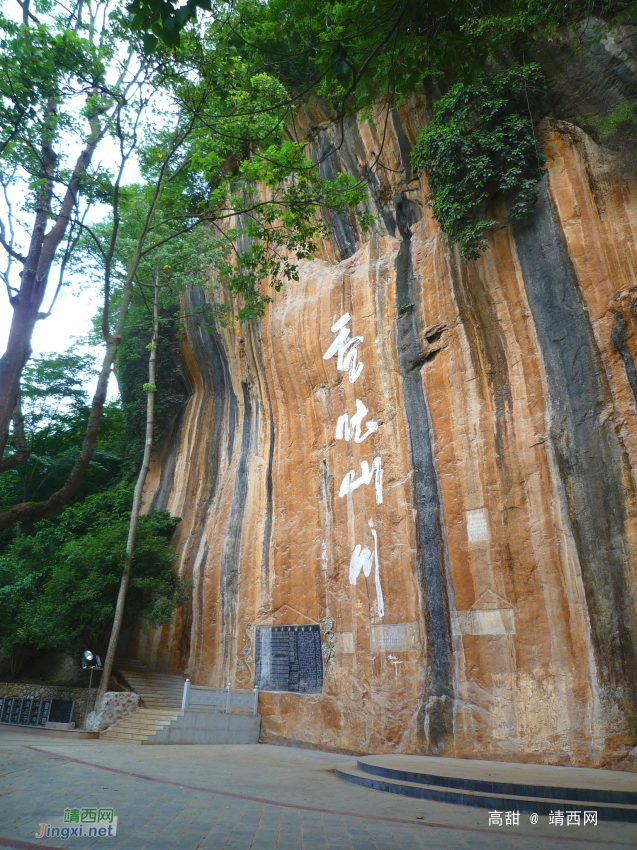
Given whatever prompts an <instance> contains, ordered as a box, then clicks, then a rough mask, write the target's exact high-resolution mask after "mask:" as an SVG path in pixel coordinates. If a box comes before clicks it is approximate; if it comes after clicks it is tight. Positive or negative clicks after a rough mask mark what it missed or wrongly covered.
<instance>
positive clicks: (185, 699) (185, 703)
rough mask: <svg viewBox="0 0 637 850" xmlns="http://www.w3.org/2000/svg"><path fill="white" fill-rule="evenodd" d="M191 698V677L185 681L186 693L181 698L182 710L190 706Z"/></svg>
mask: <svg viewBox="0 0 637 850" xmlns="http://www.w3.org/2000/svg"><path fill="white" fill-rule="evenodd" d="M189 699H190V679H186V681H185V682H184V693H183V696H182V698H181V710H182V711H185V710H186V709H187V708H188V700H189Z"/></svg>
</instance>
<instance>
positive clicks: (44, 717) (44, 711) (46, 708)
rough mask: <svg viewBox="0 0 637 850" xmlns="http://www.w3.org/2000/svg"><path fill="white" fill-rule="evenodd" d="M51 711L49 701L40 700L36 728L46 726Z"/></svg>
mask: <svg viewBox="0 0 637 850" xmlns="http://www.w3.org/2000/svg"><path fill="white" fill-rule="evenodd" d="M50 711H51V700H50V699H43V700H42V708H41V709H40V719H39V720H38V726H46V724H47V721H48V719H49V713H50Z"/></svg>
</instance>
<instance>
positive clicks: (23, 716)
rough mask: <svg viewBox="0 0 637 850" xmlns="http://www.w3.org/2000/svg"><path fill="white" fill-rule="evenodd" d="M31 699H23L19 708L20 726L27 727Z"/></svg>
mask: <svg viewBox="0 0 637 850" xmlns="http://www.w3.org/2000/svg"><path fill="white" fill-rule="evenodd" d="M32 703H33V700H32V699H23V700H22V707H21V708H20V726H28V725H29V714H30V713H31V704H32Z"/></svg>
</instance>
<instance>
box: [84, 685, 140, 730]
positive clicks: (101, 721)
mask: <svg viewBox="0 0 637 850" xmlns="http://www.w3.org/2000/svg"><path fill="white" fill-rule="evenodd" d="M138 709H139V694H136V693H130V692H128V691H107V692H106V693H105V694H104V699H103V700H102V707H101V709H100V713H99V714H95V712H94V711H91V712H90V713H89V715H88V717H87V719H86V728H87V729H88V730H89V731H91V732H101V731H102V730H104V729H108V727H109V726H112V725H113V723H115V722H116V721H117V720H119V719H120V718H121V717H127V716H128V715H129V714H133V713H134V712H136V711H137V710H138Z"/></svg>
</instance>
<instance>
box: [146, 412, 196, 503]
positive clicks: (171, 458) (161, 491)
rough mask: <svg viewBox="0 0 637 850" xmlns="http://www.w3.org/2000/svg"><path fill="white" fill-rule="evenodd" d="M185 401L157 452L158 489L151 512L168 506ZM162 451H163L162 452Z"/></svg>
mask: <svg viewBox="0 0 637 850" xmlns="http://www.w3.org/2000/svg"><path fill="white" fill-rule="evenodd" d="M187 405H188V402H187V401H186V402H185V403H184V404H183V406H182V408H181V410H180V411H179V413H178V414H177V415H176V416H174V417H173V419H172V422H171V423H170V425H169V426H168V428H167V429H166V433H165V434H164V436H163V437H162V445H161V447H160V450H159V452H158V455H159V454H161V455H162V458H161V476H160V479H159V487H158V488H157V492H156V493H155V495H154V496H153V500H152V502H151V505H150V509H151V510H153V511H165V510H166V505H167V504H168V494H169V493H170V491H171V489H172V485H173V477H174V474H175V464H176V463H177V450H178V449H179V446H180V443H181V432H182V428H183V425H184V416H185V414H186V407H187ZM162 449H163V450H164V451H162Z"/></svg>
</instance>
